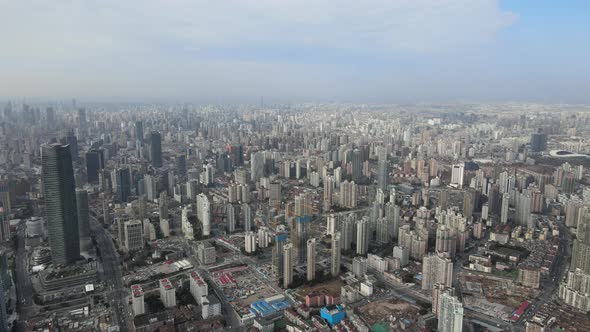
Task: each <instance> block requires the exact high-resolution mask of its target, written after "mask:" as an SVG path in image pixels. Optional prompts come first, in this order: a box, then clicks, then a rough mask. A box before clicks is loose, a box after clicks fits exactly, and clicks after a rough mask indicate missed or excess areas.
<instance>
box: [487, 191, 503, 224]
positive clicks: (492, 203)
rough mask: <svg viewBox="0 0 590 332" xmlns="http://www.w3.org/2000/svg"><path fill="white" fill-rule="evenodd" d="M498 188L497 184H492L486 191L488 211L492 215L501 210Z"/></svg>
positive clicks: (497, 213)
mask: <svg viewBox="0 0 590 332" xmlns="http://www.w3.org/2000/svg"><path fill="white" fill-rule="evenodd" d="M500 197H501V196H500V190H499V187H498V185H497V184H492V185H491V186H490V190H489V191H488V212H489V213H490V214H492V215H495V216H497V215H499V214H500V211H501V198H500Z"/></svg>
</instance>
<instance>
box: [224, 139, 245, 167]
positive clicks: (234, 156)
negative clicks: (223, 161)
mask: <svg viewBox="0 0 590 332" xmlns="http://www.w3.org/2000/svg"><path fill="white" fill-rule="evenodd" d="M226 151H227V154H228V155H229V156H230V158H231V160H232V163H233V165H234V166H236V167H240V166H243V165H244V147H243V146H242V145H229V144H228V145H227V146H226Z"/></svg>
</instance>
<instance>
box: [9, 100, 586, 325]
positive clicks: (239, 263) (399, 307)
mask: <svg viewBox="0 0 590 332" xmlns="http://www.w3.org/2000/svg"><path fill="white" fill-rule="evenodd" d="M0 110H1V112H0V144H1V149H0V226H1V227H0V236H1V249H0V296H1V297H2V299H0V305H2V306H1V307H0V311H1V312H0V324H1V326H0V331H224V330H226V331H265V332H267V331H361V332H364V331H367V332H368V331H442V332H455V331H523V332H524V331H526V332H540V331H589V330H590V317H589V316H588V314H587V313H588V312H589V311H590V211H589V208H588V206H589V202H590V172H588V167H589V166H590V160H589V157H588V154H589V153H590V141H589V140H588V137H590V112H589V111H590V107H588V106H583V105H572V104H531V103H489V104H483V103H478V104H476V103H452V104H451V103H447V104H412V105H410V104H408V105H400V104H341V103H301V104H276V105H275V104H268V105H267V104H265V103H264V101H263V99H261V102H260V104H258V105H246V104H242V105H229V104H228V105H223V104H210V105H204V104H202V105H201V104H184V103H106V102H105V103H83V102H81V101H77V100H75V99H74V100H71V101H68V102H37V101H36V102H23V101H15V100H12V101H9V102H7V103H5V104H4V105H2V106H0Z"/></svg>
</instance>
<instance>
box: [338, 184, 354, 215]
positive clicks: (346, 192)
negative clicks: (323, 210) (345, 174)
mask: <svg viewBox="0 0 590 332" xmlns="http://www.w3.org/2000/svg"><path fill="white" fill-rule="evenodd" d="M356 190H357V186H356V184H355V183H354V181H351V182H348V180H345V181H344V182H342V184H340V199H341V203H340V205H341V206H342V207H345V208H349V209H354V208H356Z"/></svg>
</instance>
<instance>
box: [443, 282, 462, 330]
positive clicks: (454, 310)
mask: <svg viewBox="0 0 590 332" xmlns="http://www.w3.org/2000/svg"><path fill="white" fill-rule="evenodd" d="M438 301H439V310H438V331H439V332H461V331H463V304H462V303H461V301H459V299H458V298H457V297H456V296H454V295H453V293H452V290H447V291H445V292H443V293H442V295H441V296H440V298H439V300H438Z"/></svg>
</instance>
